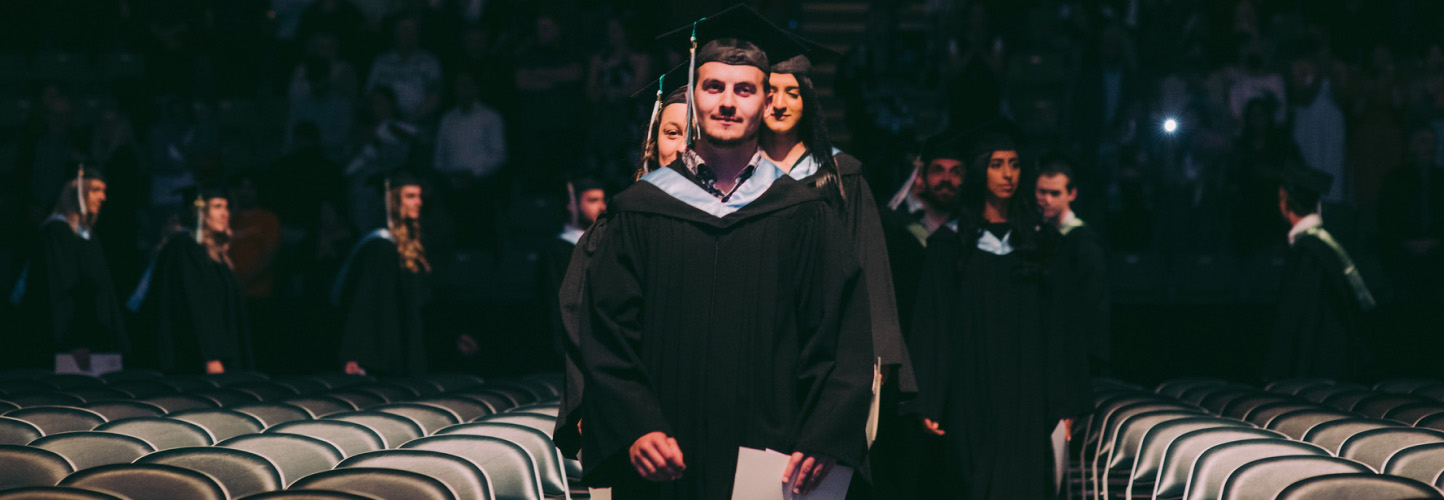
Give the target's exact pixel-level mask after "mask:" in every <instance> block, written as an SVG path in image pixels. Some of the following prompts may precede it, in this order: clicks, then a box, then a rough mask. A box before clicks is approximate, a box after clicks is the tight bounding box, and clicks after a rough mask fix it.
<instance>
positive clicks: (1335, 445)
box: [1303, 418, 1397, 455]
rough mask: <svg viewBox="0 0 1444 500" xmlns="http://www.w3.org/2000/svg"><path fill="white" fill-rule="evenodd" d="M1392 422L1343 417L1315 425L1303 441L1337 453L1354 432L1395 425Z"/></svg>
mask: <svg viewBox="0 0 1444 500" xmlns="http://www.w3.org/2000/svg"><path fill="white" fill-rule="evenodd" d="M1396 425H1397V424H1394V423H1393V422H1386V421H1383V420H1372V419H1366V418H1345V419H1340V420H1331V421H1328V422H1324V423H1322V424H1319V425H1315V426H1314V427H1313V428H1312V429H1309V432H1308V433H1306V434H1304V439H1303V440H1304V441H1308V442H1310V443H1314V444H1316V445H1319V446H1322V447H1324V449H1325V450H1329V453H1332V454H1335V455H1338V453H1339V448H1340V447H1342V446H1343V445H1344V441H1347V440H1348V439H1349V438H1350V437H1352V436H1353V435H1354V434H1358V433H1360V432H1364V431H1367V430H1373V429H1384V428H1387V427H1391V426H1396Z"/></svg>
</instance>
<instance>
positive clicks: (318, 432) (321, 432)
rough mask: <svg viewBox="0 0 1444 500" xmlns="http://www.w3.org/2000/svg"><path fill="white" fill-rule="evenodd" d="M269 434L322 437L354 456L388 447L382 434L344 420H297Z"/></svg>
mask: <svg viewBox="0 0 1444 500" xmlns="http://www.w3.org/2000/svg"><path fill="white" fill-rule="evenodd" d="M266 433H267V434H278V433H279V434H296V435H300V436H311V437H316V438H320V439H322V440H324V441H326V442H328V443H331V444H332V445H334V446H336V449H339V450H341V454H342V455H344V456H348V457H349V456H352V455H356V454H360V453H366V452H368V451H376V450H380V449H383V448H385V447H386V445H385V443H386V441H384V440H382V439H381V435H380V434H377V433H376V431H373V430H371V429H370V428H368V427H366V426H364V425H361V424H358V423H354V422H346V421H342V420H297V421H295V422H286V423H284V424H281V425H277V426H275V427H271V428H269V429H266Z"/></svg>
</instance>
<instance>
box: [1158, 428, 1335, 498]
mask: <svg viewBox="0 0 1444 500" xmlns="http://www.w3.org/2000/svg"><path fill="white" fill-rule="evenodd" d="M1286 456H1321V457H1327V456H1329V453H1328V452H1326V451H1324V449H1323V448H1320V447H1318V446H1315V445H1312V444H1309V443H1301V442H1298V441H1289V440H1287V439H1283V438H1279V439H1246V440H1243V441H1233V442H1229V443H1223V444H1220V445H1218V446H1214V447H1213V448H1209V449H1208V451H1205V452H1203V454H1202V455H1199V456H1198V461H1196V462H1195V463H1194V464H1193V472H1192V473H1190V475H1189V479H1188V484H1187V485H1185V486H1184V489H1183V498H1184V500H1217V499H1218V495H1219V492H1220V490H1222V488H1223V482H1224V481H1225V480H1227V479H1228V476H1229V475H1230V474H1233V472H1234V471H1235V470H1237V469H1238V468H1239V467H1241V466H1243V465H1244V464H1247V463H1250V462H1253V461H1255V460H1259V459H1264V458H1269V457H1286Z"/></svg>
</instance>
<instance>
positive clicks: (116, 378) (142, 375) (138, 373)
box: [100, 368, 165, 385]
mask: <svg viewBox="0 0 1444 500" xmlns="http://www.w3.org/2000/svg"><path fill="white" fill-rule="evenodd" d="M161 378H165V374H164V373H161V372H158V371H155V370H146V369H142V368H126V369H123V370H119V371H113V372H110V373H103V374H101V375H100V379H101V380H104V381H105V383H106V384H109V385H115V384H119V383H121V382H130V381H134V380H158V379H161Z"/></svg>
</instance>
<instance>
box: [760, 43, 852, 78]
mask: <svg viewBox="0 0 1444 500" xmlns="http://www.w3.org/2000/svg"><path fill="white" fill-rule="evenodd" d="M792 38H793V39H796V40H797V42H798V43H801V44H802V45H803V46H805V47H807V52H805V53H802V54H798V55H795V56H792V57H789V58H787V59H783V60H781V61H777V62H774V63H773V64H772V68H771V69H772V72H773V73H789V74H793V75H809V76H810V75H812V65H814V64H826V63H828V62H831V61H833V60H836V59H837V58H840V57H842V54H841V53H839V52H838V51H836V50H832V49H830V48H828V47H827V46H826V45H823V44H820V43H817V42H814V41H812V40H809V39H807V38H805V37H802V36H801V35H797V34H793V35H792Z"/></svg>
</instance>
